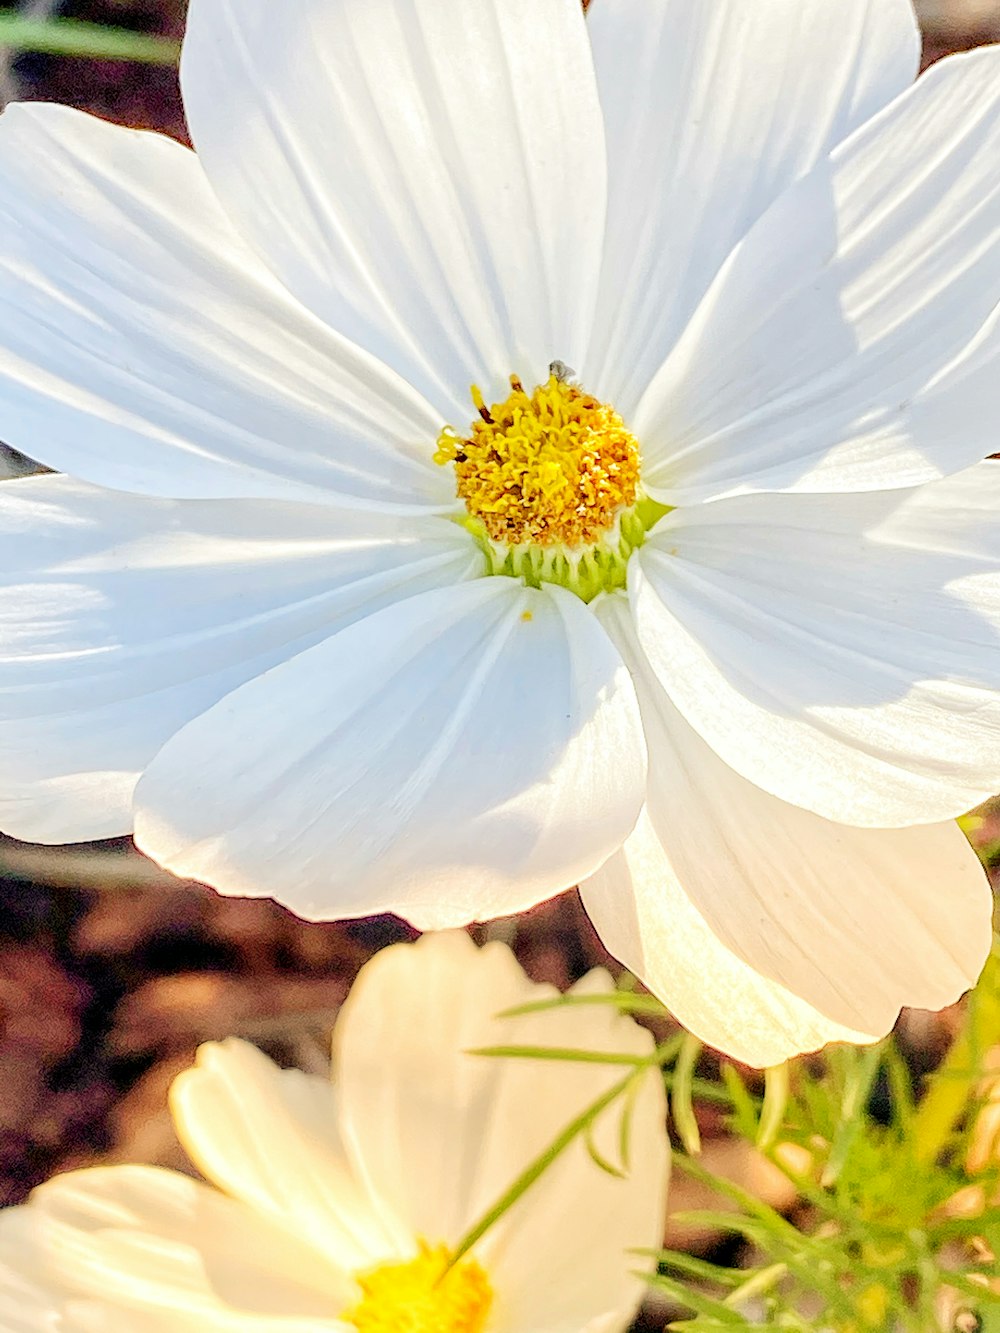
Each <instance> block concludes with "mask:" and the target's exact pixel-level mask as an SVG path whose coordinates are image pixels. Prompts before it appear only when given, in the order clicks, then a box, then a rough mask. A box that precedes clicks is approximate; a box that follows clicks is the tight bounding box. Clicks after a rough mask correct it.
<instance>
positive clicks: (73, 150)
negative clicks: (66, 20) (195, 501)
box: [0, 105, 452, 508]
mask: <svg viewBox="0 0 1000 1333" xmlns="http://www.w3.org/2000/svg"><path fill="white" fill-rule="evenodd" d="M0 229H2V231H3V248H2V251H0V307H2V308H3V311H4V318H3V324H2V331H0V438H3V439H5V440H6V441H7V442H8V443H9V444H12V445H15V446H17V447H18V448H20V449H22V450H24V451H25V452H26V453H28V454H30V455H31V456H32V457H38V458H40V460H41V461H42V462H44V463H47V464H48V465H49V466H51V467H54V468H56V469H57V470H59V471H65V472H69V473H71V474H73V475H75V476H79V477H84V478H86V479H87V480H89V481H94V482H97V483H99V484H101V485H108V486H114V487H117V488H118V489H120V490H134V491H140V492H145V493H150V494H154V495H168V496H206V497H212V496H263V497H268V498H271V497H275V498H288V497H291V498H299V499H301V498H305V499H311V500H313V501H322V500H323V499H324V496H325V495H326V496H329V495H330V494H331V493H333V498H334V499H336V497H338V496H339V497H341V498H347V499H351V500H354V499H357V500H363V501H365V502H368V503H382V502H385V503H392V504H397V505H403V506H408V507H411V508H416V507H423V508H427V507H428V506H432V507H437V508H440V507H441V506H443V505H447V504H448V503H449V501H450V500H451V499H452V497H451V495H450V490H451V487H450V479H449V478H447V477H445V476H444V475H443V474H444V469H442V468H439V467H436V466H435V465H434V463H433V462H432V459H431V455H432V454H433V450H434V442H435V439H436V437H437V434H438V431H439V430H440V428H441V424H442V423H441V420H440V418H439V417H438V416H437V415H436V414H435V413H434V412H433V411H432V410H431V409H430V408H429V407H428V406H427V404H426V403H425V402H424V401H423V400H422V399H421V398H420V397H419V395H417V394H416V393H415V392H414V391H413V390H412V389H411V388H410V387H409V386H408V385H407V384H404V383H403V382H402V381H401V380H400V379H399V378H398V377H397V376H396V375H394V374H393V372H391V371H389V370H387V369H386V368H385V367H384V366H382V365H380V364H379V363H378V362H377V361H375V360H374V359H373V358H372V357H370V356H369V355H368V354H366V353H364V352H362V351H360V349H358V348H357V347H354V346H352V344H350V343H348V342H346V341H345V340H344V339H343V338H341V337H340V336H339V335H337V334H335V333H333V332H331V331H330V330H329V329H327V328H326V327H324V326H323V325H322V324H321V323H320V322H319V321H318V320H317V319H315V318H314V317H313V316H312V315H311V314H309V312H308V311H307V310H305V309H304V308H303V307H301V306H299V305H298V304H297V303H296V302H295V301H294V300H293V299H291V298H290V297H289V296H288V294H287V292H285V291H284V290H283V289H282V288H281V286H280V285H279V284H278V283H277V282H276V281H275V280H274V278H273V277H272V276H271V274H270V273H269V272H268V271H267V269H265V268H264V266H263V265H262V264H261V263H260V261H259V260H257V259H256V258H255V256H254V255H253V253H252V251H250V250H249V249H248V247H247V246H246V245H245V243H244V242H243V241H242V240H241V239H240V237H239V236H238V235H237V234H236V233H235V232H234V231H233V228H232V225H231V224H230V222H229V221H228V219H227V217H226V215H225V214H224V213H223V211H222V209H221V208H220V206H219V204H218V202H217V201H216V199H215V197H214V195H213V194H212V192H211V190H210V189H209V187H208V184H207V182H206V180H205V177H204V174H203V172H202V170H201V167H200V166H199V164H198V161H197V159H196V158H195V156H194V154H193V153H191V152H189V151H188V150H187V149H186V148H182V147H181V146H180V145H179V144H176V143H172V142H171V141H170V140H168V139H164V138H161V137H160V136H159V135H154V134H140V133H137V132H136V131H133V130H125V129H121V128H120V127H118V126H114V125H107V124H105V123H104V122H102V121H100V120H97V119H96V118H94V117H92V116H86V115H83V114H82V113H81V112H78V111H71V110H70V109H68V108H67V107H57V106H26V105H25V106H10V107H8V108H7V110H6V111H5V112H4V113H3V116H2V117H0Z"/></svg>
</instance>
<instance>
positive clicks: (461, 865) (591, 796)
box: [136, 578, 645, 928]
mask: <svg viewBox="0 0 1000 1333" xmlns="http://www.w3.org/2000/svg"><path fill="white" fill-rule="evenodd" d="M644 779H645V748H644V745H643V740H642V730H641V726H640V722H639V716H638V708H637V705H636V702H635V693H634V690H633V688H632V684H631V681H630V679H629V676H628V672H627V671H626V670H625V667H624V665H623V663H622V661H621V658H620V657H619V656H618V654H617V652H616V651H615V649H614V648H613V646H612V645H611V643H610V641H609V640H608V638H607V636H606V635H605V633H604V631H603V630H602V629H601V627H600V626H599V625H598V624H597V622H596V621H595V620H594V619H593V617H591V616H590V615H589V613H588V612H587V610H586V608H585V607H584V606H583V605H582V604H581V603H580V602H579V601H578V600H577V599H576V598H575V597H573V596H572V595H571V594H570V593H567V592H565V591H563V590H562V589H559V588H555V589H548V590H544V591H537V590H534V589H531V588H524V587H522V586H521V584H520V583H519V582H517V581H516V580H513V579H500V578H496V579H482V580H477V581H475V582H472V583H468V584H464V585H462V586H460V587H455V588H451V589H446V590H443V591H441V592H439V593H428V594H423V595H421V596H419V597H414V598H411V599H410V600H409V601H407V602H403V603H401V604H399V605H398V606H396V607H393V608H391V610H389V611H387V612H382V613H378V614H375V615H371V616H368V617H367V618H366V619H364V620H362V621H360V622H358V623H357V624H356V625H354V626H352V627H351V628H349V629H348V630H346V631H344V632H343V633H341V634H338V635H336V636H335V637H334V638H332V639H329V640H327V641H326V642H325V643H324V644H321V645H319V646H317V647H316V648H313V649H310V650H308V651H307V652H305V653H302V654H300V655H299V656H298V657H296V658H294V659H292V661H290V662H287V663H286V664H284V665H283V666H282V667H279V668H276V669H275V670H274V671H271V672H268V673H267V674H266V675H264V676H262V677H260V678H259V679H257V680H256V681H251V682H250V683H249V684H248V685H245V686H243V687H242V688H241V689H240V690H239V691H236V692H234V693H233V694H231V695H230V696H228V697H227V698H226V699H225V700H224V701H223V702H222V704H220V705H219V706H218V707H217V708H215V709H211V710H209V711H208V712H207V713H205V714H203V715H202V717H200V718H199V719H196V720H195V721H194V722H193V723H190V724H189V725H188V726H187V727H185V728H184V729H183V730H182V731H180V732H179V733H178V734H177V735H176V736H175V737H174V738H173V739H172V740H171V741H169V742H168V743H167V745H166V746H165V747H164V749H163V750H162V751H161V752H160V754H159V755H158V756H157V758H156V759H155V760H154V761H153V763H152V765H151V766H150V768H149V769H148V770H147V772H146V774H145V775H144V777H143V779H142V781H141V782H140V785H139V788H138V792H137V798H136V800H137V815H136V838H137V841H138V842H139V844H140V846H141V847H142V848H143V849H144V850H145V851H147V852H148V853H149V854H150V855H152V856H154V857H155V858H156V859H157V860H158V861H160V862H161V863H162V864H164V865H166V866H168V867H169V868H170V869H172V870H174V871H175V872H176V873H178V874H181V875H191V876H194V877H196V878H203V879H205V880H207V882H209V883H211V884H213V885H215V886H216V887H217V888H219V889H221V890H222V891H223V892H227V893H234V894H247V895H252V896H257V895H263V894H267V895H270V896H272V897H276V898H278V899H279V900H280V901H283V902H285V903H286V904H287V905H289V906H291V907H293V908H294V910H296V911H297V912H299V913H300V915H303V916H306V917H314V916H317V917H328V916H331V915H333V916H341V917H349V916H365V915H368V914H370V913H371V912H373V911H397V912H399V914H400V915H402V916H405V917H406V918H407V919H408V920H410V921H412V922H414V924H416V925H418V926H421V927H423V928H429V927H440V926H443V925H457V924H464V923H466V922H468V921H472V920H477V919H485V918H489V917H493V916H502V915H506V914H508V913H511V912H515V911H519V910H522V909H523V908H525V907H527V906H529V905H532V904H534V903H536V902H538V901H539V900H541V899H543V898H546V897H550V896H551V895H552V894H553V893H557V892H559V891H560V890H561V889H565V888H569V887H570V886H571V885H572V884H574V883H575V882H576V880H577V879H578V878H579V877H580V876H581V875H586V874H590V873H591V872H592V871H593V870H595V869H596V868H597V866H598V865H600V863H601V862H602V861H603V860H605V859H606V858H607V857H608V856H610V855H611V853H612V852H613V851H614V850H615V848H616V847H617V846H618V845H619V844H620V842H621V840H622V839H623V838H624V837H625V835H626V834H627V833H628V832H629V830H630V829H631V827H632V825H633V824H634V822H635V819H636V816H637V815H638V813H639V809H640V807H641V805H642V791H643V785H644Z"/></svg>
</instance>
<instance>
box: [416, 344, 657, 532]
mask: <svg viewBox="0 0 1000 1333" xmlns="http://www.w3.org/2000/svg"><path fill="white" fill-rule="evenodd" d="M568 373H569V372H567V371H566V370H565V368H564V367H562V366H561V365H559V363H558V362H554V363H553V367H552V374H550V376H549V378H548V380H547V382H546V383H545V384H540V385H539V386H538V387H537V388H536V389H535V390H534V392H533V393H530V394H529V393H528V392H527V390H526V389H525V388H524V386H523V384H522V383H521V381H520V380H519V379H518V378H517V376H516V375H512V376H511V377H510V384H511V392H510V394H509V395H508V397H507V398H505V399H504V401H503V402H502V403H494V404H493V405H492V406H491V407H487V406H486V403H485V402H484V400H483V396H482V394H481V393H480V391H479V390H478V389H477V388H476V387H475V386H473V389H472V401H473V402H474V403H475V405H476V407H477V409H478V411H479V418H478V419H477V420H475V421H473V423H472V426H471V428H470V431H469V433H468V434H467V435H458V434H457V433H456V432H455V431H453V430H452V429H451V428H450V427H448V428H446V429H445V430H444V431H443V432H442V433H441V435H440V437H439V438H438V448H437V452H436V453H435V455H434V459H435V461H436V462H438V463H441V464H446V463H454V465H455V475H456V478H457V488H458V494H459V497H460V498H461V499H462V500H464V501H465V505H466V508H467V509H468V511H469V513H470V514H471V515H472V516H473V517H474V518H476V519H478V520H479V521H480V522H481V523H482V526H483V528H484V530H485V532H486V535H487V536H488V537H489V538H490V540H491V541H493V542H502V543H505V544H506V545H508V546H518V545H521V544H522V543H525V542H530V543H531V544H532V545H535V546H555V545H559V546H565V547H571V548H572V547H583V546H593V545H595V544H596V543H598V542H600V541H601V540H603V538H605V537H606V536H607V535H608V533H610V532H611V531H612V530H613V529H614V527H615V522H616V519H617V518H618V515H619V514H620V513H621V512H622V511H623V510H625V509H629V508H631V506H632V505H634V504H635V500H636V494H637V489H638V482H639V446H638V444H637V443H636V441H635V438H634V436H632V435H631V434H630V433H629V432H628V430H627V429H626V428H625V423H624V422H623V421H622V419H621V417H620V416H619V415H618V413H617V412H616V411H615V410H614V408H613V407H611V406H609V405H608V404H607V403H602V402H601V401H600V400H599V399H598V398H594V397H593V396H592V395H591V394H589V393H585V392H584V391H583V390H582V389H580V388H578V387H577V386H576V385H575V384H573V383H571V382H570V380H569V379H568V378H567V375H568Z"/></svg>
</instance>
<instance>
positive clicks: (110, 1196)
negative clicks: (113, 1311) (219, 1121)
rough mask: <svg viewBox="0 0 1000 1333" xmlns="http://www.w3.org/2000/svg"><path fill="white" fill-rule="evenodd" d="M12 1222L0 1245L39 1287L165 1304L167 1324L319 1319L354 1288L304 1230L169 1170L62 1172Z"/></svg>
mask: <svg viewBox="0 0 1000 1333" xmlns="http://www.w3.org/2000/svg"><path fill="white" fill-rule="evenodd" d="M18 1220H19V1223H20V1225H19V1226H18V1228H17V1232H15V1234H14V1235H13V1236H10V1235H6V1236H4V1237H2V1240H3V1243H4V1248H5V1253H7V1254H9V1255H10V1256H11V1257H12V1258H13V1259H15V1261H18V1262H19V1263H21V1264H23V1265H24V1268H25V1270H26V1271H27V1272H28V1273H30V1274H31V1275H32V1276H33V1277H34V1279H35V1281H36V1283H37V1285H39V1286H46V1285H49V1284H51V1285H54V1286H56V1288H57V1290H59V1288H62V1292H63V1293H67V1294H68V1293H72V1294H73V1296H75V1297H77V1298H82V1299H89V1300H92V1301H100V1302H102V1303H106V1304H107V1305H109V1306H111V1307H115V1306H119V1307H120V1306H125V1307H127V1308H129V1309H131V1310H133V1311H135V1312H137V1314H140V1315H142V1314H144V1313H145V1312H146V1311H150V1312H154V1313H155V1312H157V1311H162V1312H164V1313H165V1314H169V1315H170V1316H171V1322H170V1323H168V1324H167V1327H168V1328H171V1329H177V1330H185V1331H186V1330H188V1329H193V1328H195V1327H198V1326H199V1325H198V1324H197V1321H198V1320H199V1319H205V1320H207V1321H208V1323H207V1327H209V1328H213V1327H215V1326H216V1325H214V1324H213V1323H212V1322H211V1321H212V1320H213V1318H214V1319H215V1320H216V1321H217V1324H218V1327H219V1328H220V1329H221V1328H233V1329H234V1330H236V1329H245V1328H246V1327H247V1320H248V1317H249V1319H250V1320H251V1321H252V1320H253V1318H254V1317H255V1316H257V1317H259V1316H267V1317H270V1318H274V1319H279V1320H283V1321H287V1323H288V1326H290V1327H291V1326H294V1325H293V1319H296V1318H297V1319H303V1318H307V1319H309V1320H317V1319H319V1320H325V1319H326V1318H328V1317H329V1316H330V1315H331V1314H333V1313H334V1312H335V1311H337V1310H340V1309H343V1308H344V1305H345V1304H346V1303H347V1302H348V1301H350V1300H351V1298H352V1295H353V1293H354V1291H355V1290H356V1288H355V1286H354V1283H353V1281H352V1280H351V1278H350V1276H349V1275H348V1274H346V1273H344V1272H343V1271H341V1270H338V1268H337V1266H336V1264H335V1263H333V1262H332V1261H331V1260H330V1258H329V1257H328V1256H323V1255H321V1254H320V1253H319V1252H318V1251H317V1250H314V1249H313V1248H312V1247H311V1246H310V1244H309V1238H308V1237H306V1236H293V1235H291V1234H290V1233H288V1232H286V1231H283V1230H282V1229H281V1228H279V1227H277V1226H274V1225H272V1224H271V1223H269V1222H268V1221H267V1220H266V1219H265V1218H264V1217H262V1216H260V1215H258V1214H257V1213H255V1212H254V1211H253V1210H251V1209H249V1208H244V1207H242V1206H241V1205H240V1204H239V1203H237V1202H235V1201H234V1200H232V1199H228V1198H226V1197H225V1195H223V1194H221V1193H219V1192H218V1191H217V1190H214V1189H210V1188H209V1187H208V1186H207V1185H204V1184H202V1183H201V1182H199V1181H196V1180H192V1179H190V1178H189V1177H187V1176H183V1175H181V1174H180V1173H179V1172H176V1171H164V1170H161V1169H159V1168H156V1167H142V1166H121V1167H106V1168H92V1169H90V1170H86V1171H76V1172H71V1173H69V1174H68V1175H64V1176H57V1177H55V1178H54V1179H53V1180H51V1181H49V1182H48V1183H47V1184H45V1185H43V1186H41V1187H39V1189H37V1190H36V1191H35V1193H34V1194H33V1195H32V1198H31V1204H30V1206H29V1207H28V1208H27V1209H26V1210H24V1212H23V1213H22V1214H21V1216H20V1217H19V1219H18ZM64 1299H65V1296H64ZM237 1315H238V1318H237V1317H235V1316H237ZM282 1326H284V1325H282ZM321 1326H323V1325H321ZM251 1327H253V1324H252V1323H251ZM265 1328H267V1329H268V1333H271V1331H270V1329H269V1327H268V1325H266V1324H265Z"/></svg>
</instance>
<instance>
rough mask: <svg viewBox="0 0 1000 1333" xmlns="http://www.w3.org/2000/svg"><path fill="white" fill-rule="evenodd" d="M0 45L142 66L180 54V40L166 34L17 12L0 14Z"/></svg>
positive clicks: (169, 61) (173, 61) (172, 61)
mask: <svg viewBox="0 0 1000 1333" xmlns="http://www.w3.org/2000/svg"><path fill="white" fill-rule="evenodd" d="M0 46H6V47H10V48H11V49H12V50H15V51H37V52H40V53H42V54H44V55H53V56H83V57H87V58H89V59H92V60H129V61H133V62H135V63H137V64H143V65H175V64H176V63H177V60H178V58H179V56H180V43H179V42H175V41H173V40H172V39H171V38H169V37H158V36H155V35H154V34H151V33H144V32H130V31H129V30H128V29H127V28H110V27H106V26H105V25H104V24H101V23H83V22H80V21H79V20H77V19H45V20H42V19H28V18H21V17H20V16H19V15H17V14H0Z"/></svg>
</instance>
